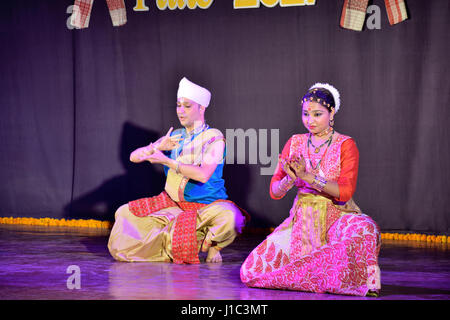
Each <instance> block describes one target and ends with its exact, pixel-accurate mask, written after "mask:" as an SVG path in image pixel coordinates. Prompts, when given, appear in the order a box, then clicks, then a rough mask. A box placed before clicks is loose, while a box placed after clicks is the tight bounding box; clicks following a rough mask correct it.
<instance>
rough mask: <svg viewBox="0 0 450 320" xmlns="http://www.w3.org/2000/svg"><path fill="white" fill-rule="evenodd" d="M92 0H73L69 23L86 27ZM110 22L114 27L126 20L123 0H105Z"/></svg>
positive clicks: (78, 27)
mask: <svg viewBox="0 0 450 320" xmlns="http://www.w3.org/2000/svg"><path fill="white" fill-rule="evenodd" d="M93 3H94V0H75V3H74V5H73V11H72V16H71V18H70V24H71V25H72V26H74V27H75V28H77V29H83V28H87V27H88V26H89V19H90V18H91V11H92V5H93ZM106 4H107V5H108V9H109V14H110V16H111V20H112V24H113V26H115V27H118V26H122V25H124V24H125V23H126V22H127V12H126V9H125V3H124V0H106Z"/></svg>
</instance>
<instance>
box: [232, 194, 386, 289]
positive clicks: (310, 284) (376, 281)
mask: <svg viewBox="0 0 450 320" xmlns="http://www.w3.org/2000/svg"><path fill="white" fill-rule="evenodd" d="M314 198H315V199H314ZM325 199H326V198H324V197H320V196H312V195H310V196H309V198H308V199H305V200H306V201H298V202H297V204H296V205H294V207H293V208H292V209H291V214H290V216H289V218H287V219H286V220H285V221H284V222H283V223H282V224H281V225H280V226H278V227H277V228H276V229H275V230H274V232H273V233H272V234H270V235H269V236H268V237H267V238H266V239H265V240H264V241H263V242H262V243H261V244H260V245H258V246H257V247H256V248H255V249H254V250H253V251H252V252H251V253H250V255H249V256H248V257H247V259H246V260H245V261H244V263H243V264H242V266H241V272H240V275H241V280H242V282H244V283H245V284H246V285H247V286H249V287H258V288H270V289H285V290H298V291H309V292H317V293H325V292H329V293H336V294H349V295H358V296H365V295H366V294H367V293H368V292H369V290H370V291H371V292H379V290H380V269H379V267H378V254H379V250H380V245H381V243H380V232H379V228H378V226H377V225H376V223H375V222H374V221H373V220H372V219H371V218H370V217H369V216H367V215H365V214H361V213H346V212H338V211H337V208H336V207H335V206H333V205H332V204H331V201H330V200H328V199H326V200H325ZM333 216H334V218H332V217H333ZM330 217H331V218H332V219H330ZM330 221H331V222H330Z"/></svg>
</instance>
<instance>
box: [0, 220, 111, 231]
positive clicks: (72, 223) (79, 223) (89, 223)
mask: <svg viewBox="0 0 450 320" xmlns="http://www.w3.org/2000/svg"><path fill="white" fill-rule="evenodd" d="M0 224H26V225H34V226H63V227H87V228H99V229H110V228H111V227H112V223H111V222H110V221H99V220H94V219H89V220H83V219H54V218H13V217H0Z"/></svg>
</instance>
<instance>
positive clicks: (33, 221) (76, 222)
mask: <svg viewBox="0 0 450 320" xmlns="http://www.w3.org/2000/svg"><path fill="white" fill-rule="evenodd" d="M0 224H25V225H35V226H64V227H87V228H98V229H111V228H112V222H111V221H99V220H94V219H89V220H83V219H54V218H13V217H0ZM252 230H253V228H249V229H248V230H247V229H246V230H245V231H246V233H255V232H254V230H253V231H252ZM267 230H269V231H270V232H272V231H273V228H269V229H267V228H266V229H264V231H267ZM270 232H268V233H270ZM258 233H259V232H258ZM381 239H386V240H400V241H424V242H433V243H450V236H446V235H429V234H428V235H427V234H421V233H389V232H384V233H381Z"/></svg>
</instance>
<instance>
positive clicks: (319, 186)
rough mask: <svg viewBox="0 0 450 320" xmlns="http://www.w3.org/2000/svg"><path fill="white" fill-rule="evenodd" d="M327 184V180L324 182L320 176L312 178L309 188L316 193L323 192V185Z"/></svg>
mask: <svg viewBox="0 0 450 320" xmlns="http://www.w3.org/2000/svg"><path fill="white" fill-rule="evenodd" d="M326 184H327V180H325V179H324V178H323V177H321V176H317V175H316V176H314V180H313V182H312V183H311V186H312V187H313V188H314V189H316V190H318V191H323V189H324V188H325V185H326Z"/></svg>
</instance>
